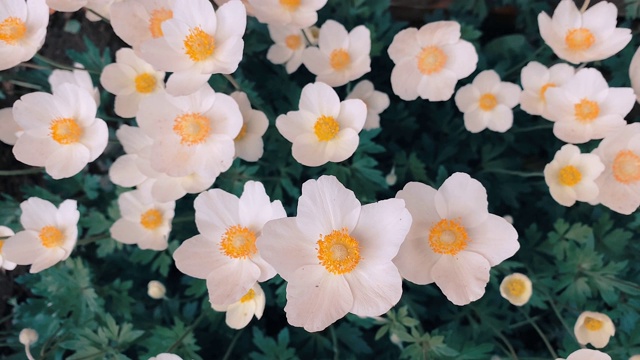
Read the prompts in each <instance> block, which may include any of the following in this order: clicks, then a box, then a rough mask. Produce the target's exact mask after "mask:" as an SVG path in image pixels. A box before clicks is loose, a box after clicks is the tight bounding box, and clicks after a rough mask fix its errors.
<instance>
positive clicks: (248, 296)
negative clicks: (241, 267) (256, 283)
mask: <svg viewBox="0 0 640 360" xmlns="http://www.w3.org/2000/svg"><path fill="white" fill-rule="evenodd" d="M255 297H256V292H255V290H253V289H249V291H247V293H246V294H244V295H243V296H242V297H241V298H240V302H241V303H246V302H247V301H251V300H253V299H255Z"/></svg>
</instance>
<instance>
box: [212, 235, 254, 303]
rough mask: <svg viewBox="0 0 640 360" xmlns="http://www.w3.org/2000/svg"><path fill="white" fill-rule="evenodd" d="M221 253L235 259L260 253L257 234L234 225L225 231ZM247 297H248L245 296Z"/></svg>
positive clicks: (221, 243)
mask: <svg viewBox="0 0 640 360" xmlns="http://www.w3.org/2000/svg"><path fill="white" fill-rule="evenodd" d="M220 251H221V252H222V253H223V254H225V255H227V256H228V257H230V258H233V259H246V258H248V257H251V256H253V255H254V254H255V253H257V252H258V249H257V248H256V234H255V233H254V232H253V231H251V230H249V229H247V228H246V227H244V226H240V225H234V226H231V227H229V228H228V229H227V231H225V233H224V235H222V241H220ZM245 296H246V295H245Z"/></svg>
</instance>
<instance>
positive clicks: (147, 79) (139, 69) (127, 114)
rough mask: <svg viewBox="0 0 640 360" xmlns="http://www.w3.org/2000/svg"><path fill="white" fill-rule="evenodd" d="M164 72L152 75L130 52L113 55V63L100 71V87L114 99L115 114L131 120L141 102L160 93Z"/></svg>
mask: <svg viewBox="0 0 640 360" xmlns="http://www.w3.org/2000/svg"><path fill="white" fill-rule="evenodd" d="M164 75H165V74H164V72H163V71H156V70H155V69H154V68H153V66H151V65H150V64H149V63H147V62H146V61H144V60H142V59H140V58H139V57H138V56H137V55H136V54H135V52H134V51H133V50H132V49H129V48H122V49H120V50H118V51H117V52H116V62H115V63H113V64H109V65H107V66H105V67H104V69H103V70H102V74H101V75H100V84H102V86H103V87H104V88H105V90H107V91H108V92H110V93H112V94H114V95H116V99H115V109H114V111H115V113H116V114H117V115H118V116H121V117H123V118H132V117H135V116H136V114H137V112H138V107H139V105H140V102H141V101H142V99H143V98H145V97H147V96H149V95H151V94H154V93H156V92H159V91H163V89H164Z"/></svg>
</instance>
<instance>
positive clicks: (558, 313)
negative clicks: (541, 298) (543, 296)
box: [548, 297, 576, 340]
mask: <svg viewBox="0 0 640 360" xmlns="http://www.w3.org/2000/svg"><path fill="white" fill-rule="evenodd" d="M548 301H549V305H551V309H553V312H554V313H555V314H556V317H557V318H558V320H560V322H561V323H562V326H563V327H564V329H565V330H567V332H568V333H569V335H571V337H572V338H573V339H574V340H575V339H576V337H575V335H574V334H573V331H571V328H570V327H569V325H567V323H566V322H565V321H564V319H563V318H562V315H561V314H560V310H558V307H557V306H556V304H555V303H554V302H553V299H552V298H551V297H549V298H548Z"/></svg>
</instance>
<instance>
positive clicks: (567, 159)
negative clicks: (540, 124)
mask: <svg viewBox="0 0 640 360" xmlns="http://www.w3.org/2000/svg"><path fill="white" fill-rule="evenodd" d="M603 171H604V165H603V164H602V161H600V158H599V157H598V155H594V154H581V153H580V148H578V147H577V146H575V145H571V144H567V145H564V146H563V147H562V148H561V149H560V150H558V152H556V155H555V156H554V157H553V161H551V162H550V163H549V164H547V166H545V167H544V180H545V182H546V183H547V185H548V186H549V192H551V196H552V197H553V199H554V200H555V201H557V202H558V203H559V204H560V205H563V206H573V204H575V203H576V200H577V201H587V202H591V201H594V200H595V199H596V198H597V197H598V193H599V190H598V185H596V183H595V179H596V178H597V177H598V176H600V174H602V172H603Z"/></svg>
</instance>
